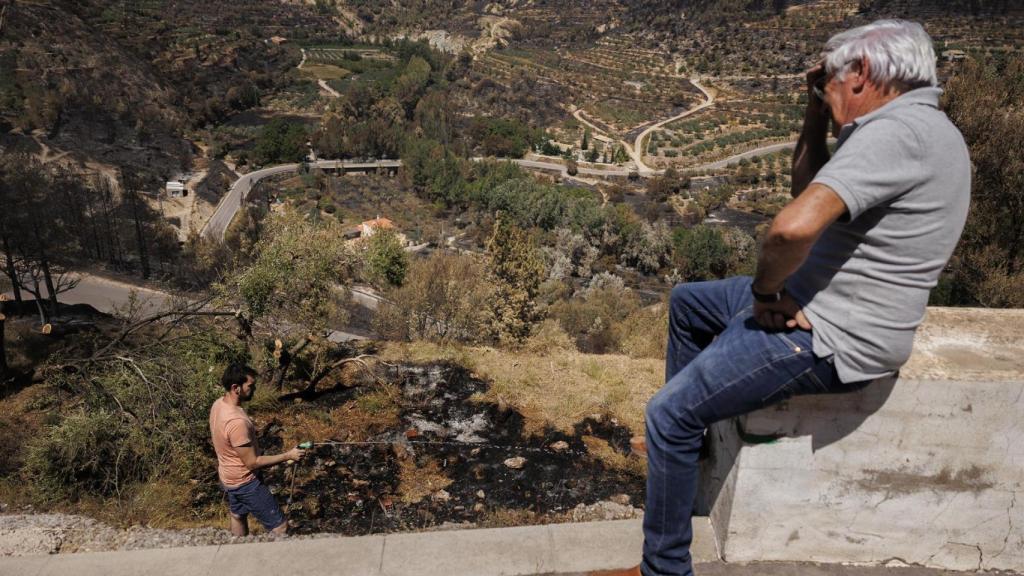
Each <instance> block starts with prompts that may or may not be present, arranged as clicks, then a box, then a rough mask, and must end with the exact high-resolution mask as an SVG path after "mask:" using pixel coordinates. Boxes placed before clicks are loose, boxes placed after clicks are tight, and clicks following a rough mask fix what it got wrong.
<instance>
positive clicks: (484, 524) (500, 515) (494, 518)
mask: <svg viewBox="0 0 1024 576" xmlns="http://www.w3.org/2000/svg"><path fill="white" fill-rule="evenodd" d="M567 517H568V515H567V514H566V515H564V516H563V517H562V518H560V517H558V516H556V515H554V514H547V515H543V516H541V515H538V514H537V513H536V512H534V511H533V510H517V509H512V508H493V509H485V510H484V513H483V515H481V516H480V518H479V519H478V520H477V522H476V524H477V526H479V527H480V528H506V527H508V526H531V525H534V524H557V523H559V522H564V521H567V520H563V518H567Z"/></svg>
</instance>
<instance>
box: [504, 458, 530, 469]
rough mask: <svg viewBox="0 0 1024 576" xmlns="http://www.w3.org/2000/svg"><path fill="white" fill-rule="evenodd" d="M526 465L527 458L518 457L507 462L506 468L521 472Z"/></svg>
mask: <svg viewBox="0 0 1024 576" xmlns="http://www.w3.org/2000/svg"><path fill="white" fill-rule="evenodd" d="M524 464H526V458H523V457H522V456H516V457H515V458H509V459H507V460H505V466H508V467H509V468H511V469H513V470H519V469H520V468H522V467H523V465H524Z"/></svg>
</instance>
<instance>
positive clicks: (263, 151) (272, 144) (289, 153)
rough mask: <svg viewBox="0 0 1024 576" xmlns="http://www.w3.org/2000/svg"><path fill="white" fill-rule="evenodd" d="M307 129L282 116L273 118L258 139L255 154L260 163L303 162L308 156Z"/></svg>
mask: <svg viewBox="0 0 1024 576" xmlns="http://www.w3.org/2000/svg"><path fill="white" fill-rule="evenodd" d="M307 139H308V135H307V134H306V129H305V128H304V127H303V126H302V125H301V124H297V123H294V122H288V121H286V120H284V119H281V118H275V119H273V120H271V121H270V122H269V123H268V124H267V125H266V126H264V127H263V130H262V131H261V132H260V135H259V137H258V138H257V139H256V149H255V151H254V152H255V156H256V161H257V162H258V163H260V164H276V163H283V162H301V161H302V159H303V158H305V157H306V148H307V146H306V141H307Z"/></svg>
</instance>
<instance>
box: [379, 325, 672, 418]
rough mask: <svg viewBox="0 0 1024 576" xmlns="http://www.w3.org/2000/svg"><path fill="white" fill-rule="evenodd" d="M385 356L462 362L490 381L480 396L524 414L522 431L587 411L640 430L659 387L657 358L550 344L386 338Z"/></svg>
mask: <svg viewBox="0 0 1024 576" xmlns="http://www.w3.org/2000/svg"><path fill="white" fill-rule="evenodd" d="M381 358H382V359H383V360H385V361H396V362H436V361H450V362H454V363H458V364H461V365H463V366H465V367H466V368H468V369H469V370H471V371H472V372H474V373H475V375H476V376H478V377H480V378H483V379H486V380H489V381H490V382H491V387H490V389H489V390H488V392H487V393H486V394H485V395H484V396H483V398H481V399H482V400H485V401H490V402H504V403H506V404H508V405H509V406H512V407H514V408H515V409H517V410H518V411H519V412H520V413H521V414H522V415H523V417H524V419H525V423H524V426H525V431H526V433H528V434H532V433H537V432H540V431H541V430H543V429H544V427H545V426H546V425H550V426H553V427H555V428H558V429H560V430H563V431H565V432H571V431H572V426H573V424H575V423H577V422H579V421H580V420H583V419H584V418H586V417H587V416H589V415H591V414H607V415H609V416H612V417H614V418H616V419H618V421H619V422H620V423H622V424H623V425H624V426H627V427H629V428H630V429H631V430H632V431H633V432H634V433H636V434H639V433H641V432H642V431H643V418H644V407H645V406H646V404H647V401H648V400H649V399H650V397H651V396H652V395H654V393H655V392H656V391H657V390H658V389H659V388H660V387H661V385H662V379H663V378H664V369H665V368H664V364H663V361H662V360H659V359H646V358H644V359H635V358H629V357H627V356H618V355H609V354H605V355H594V354H581V353H579V352H573V351H567V350H552V351H549V352H548V353H547V354H546V355H544V356H538V355H531V354H527V353H523V352H507V351H502V350H495V349H493V348H482V347H474V348H469V347H458V346H439V345H436V344H430V343H424V342H416V343H411V344H399V343H390V344H388V345H387V346H386V347H385V348H384V349H383V350H382V352H381Z"/></svg>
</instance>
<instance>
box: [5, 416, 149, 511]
mask: <svg viewBox="0 0 1024 576" xmlns="http://www.w3.org/2000/svg"><path fill="white" fill-rule="evenodd" d="M146 452H147V449H146V446H145V438H140V437H139V436H138V435H137V434H133V433H132V430H131V427H130V426H129V425H128V423H127V422H126V421H125V417H124V416H122V415H119V414H115V413H113V412H110V411H108V410H106V409H101V410H99V411H95V412H86V411H85V410H82V411H80V412H77V413H75V414H72V415H70V416H68V417H67V418H65V419H64V420H63V421H61V423H60V424H57V425H56V426H53V427H51V428H50V429H49V430H48V431H47V432H46V433H45V434H43V435H41V436H38V437H37V438H35V439H33V440H32V441H31V442H30V444H29V447H28V456H27V457H26V459H25V468H24V470H25V473H26V475H27V476H28V477H29V478H30V479H31V480H32V483H33V488H34V489H35V490H36V491H37V493H38V495H41V496H43V497H44V498H45V499H51V498H52V499H71V500H75V499H77V498H78V497H80V496H81V495H84V494H98V495H102V496H110V495H112V494H114V493H116V492H117V491H118V490H119V488H120V487H122V486H124V485H126V484H128V483H130V482H133V481H139V480H143V479H145V477H146V475H147V474H148V472H149V468H150V467H151V466H150V465H151V463H150V462H148V461H147V458H146V457H145V453H146Z"/></svg>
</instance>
